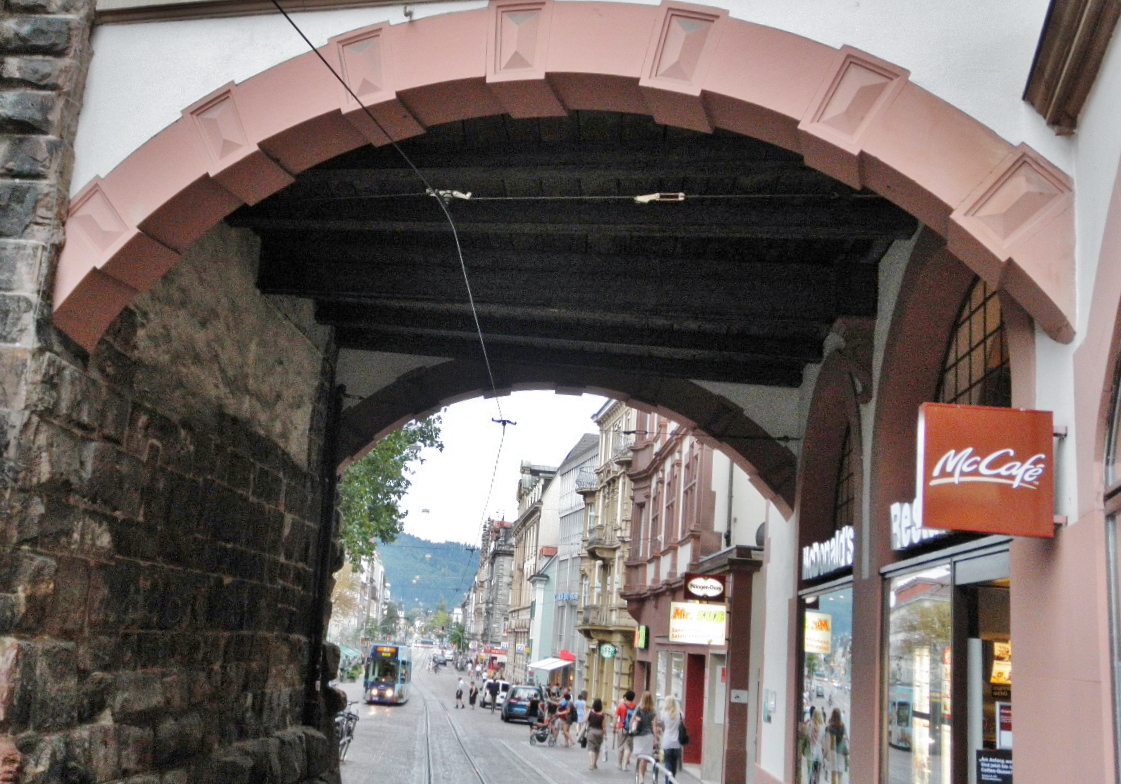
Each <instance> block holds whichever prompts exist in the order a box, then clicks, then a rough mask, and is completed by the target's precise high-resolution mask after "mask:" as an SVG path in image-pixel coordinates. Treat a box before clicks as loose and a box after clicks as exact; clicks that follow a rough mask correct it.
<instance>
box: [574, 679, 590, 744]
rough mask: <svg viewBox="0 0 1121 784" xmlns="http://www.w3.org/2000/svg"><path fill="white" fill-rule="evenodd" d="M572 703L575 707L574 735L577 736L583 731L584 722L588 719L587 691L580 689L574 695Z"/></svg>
mask: <svg viewBox="0 0 1121 784" xmlns="http://www.w3.org/2000/svg"><path fill="white" fill-rule="evenodd" d="M572 705H573V707H575V708H576V737H577V738H579V737H580V736H581V733H583V732H584V724H585V722H587V721H588V692H587V691H581V692H580V693H579V694H578V695H576V701H575V702H573V703H572Z"/></svg>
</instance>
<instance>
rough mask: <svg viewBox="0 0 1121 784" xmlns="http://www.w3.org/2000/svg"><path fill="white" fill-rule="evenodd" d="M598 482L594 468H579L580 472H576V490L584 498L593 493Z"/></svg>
mask: <svg viewBox="0 0 1121 784" xmlns="http://www.w3.org/2000/svg"><path fill="white" fill-rule="evenodd" d="M598 484H599V481H598V480H597V479H596V472H595V469H594V468H586V467H585V468H581V469H580V472H579V473H578V474H576V492H577V493H580V494H581V495H583V496H584V497H585V498H586V497H587V496H589V495H594V494H595V491H596V486H597V485H598Z"/></svg>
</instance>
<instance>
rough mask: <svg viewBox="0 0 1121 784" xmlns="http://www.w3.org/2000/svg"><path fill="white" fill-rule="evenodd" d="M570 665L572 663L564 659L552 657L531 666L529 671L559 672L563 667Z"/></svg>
mask: <svg viewBox="0 0 1121 784" xmlns="http://www.w3.org/2000/svg"><path fill="white" fill-rule="evenodd" d="M570 664H572V662H570V661H565V660H564V659H556V658H553V657H551V656H550V657H549V658H548V659H542V660H541V661H535V662H534V663H533V664H531V665H529V669H531V670H548V671H550V672H552V671H553V670H559V669H560V668H561V667H567V666H568V665H570Z"/></svg>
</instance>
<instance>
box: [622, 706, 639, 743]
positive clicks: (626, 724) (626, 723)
mask: <svg viewBox="0 0 1121 784" xmlns="http://www.w3.org/2000/svg"><path fill="white" fill-rule="evenodd" d="M623 704H624V705H625V704H626V702H625V701H624V703H623ZM636 707H637V706H635V705H631V706H630V707H629V708H627V715H626V716H625V717H624V718H623V734H624V735H630V734H631V722H632V721H634V712H635V708H636Z"/></svg>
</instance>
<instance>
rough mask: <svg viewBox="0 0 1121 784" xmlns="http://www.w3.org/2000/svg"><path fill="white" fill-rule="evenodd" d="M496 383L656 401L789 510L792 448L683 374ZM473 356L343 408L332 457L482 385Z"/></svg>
mask: <svg viewBox="0 0 1121 784" xmlns="http://www.w3.org/2000/svg"><path fill="white" fill-rule="evenodd" d="M494 372H495V381H496V385H497V387H498V389H499V390H511V389H541V388H543V387H546V388H547V387H552V388H560V389H565V390H581V391H587V392H591V393H595V394H602V395H605V396H607V397H613V398H616V399H618V400H623V401H625V402H626V403H627V404H628V405H632V406H634V407H636V408H640V409H645V410H652V409H657V410H659V411H661V412H664V413H666V414H668V415H669V416H671V417H672V418H674V419H675V420H677V421H679V422H681V423H683V424H685V425H687V426H690V427H692V428H694V429H695V433H694V435H696V436H697V438H698V439H699V440H701V441H702V442H704V443H706V444H708V445H709V446H711V447H713V448H714V449H719V450H720V451H723V452H725V453H726V454H727V455H728V456H729V457H730V458H731V459H732V461H733V462H734V463H736V464H737V465H738V466H739V467H740V468H742V469H743V470H744V471H745V472H746V473H747V474H748V476H749V477H750V479H751V482H752V484H753V485H755V486H756V488H757V489H758V490H759V491H760V492H761V493H762V494H763V495H764V496H765V497H766V498H768V499H770V500H771V502H772V503H774V504H775V506H776V507H777V508H778V509H779V511H780V512H781V513H782V514H783V515H784V516H786V517H789V516H790V514H791V511H792V509H793V507H794V480H795V464H796V459H795V456H794V454H793V453H792V452H791V451H790V450H789V449H788V448H787V447H786V446H785V445H783V444H781V443H779V442H778V441H776V440H775V439H774V438H773V437H772V435H771V434H769V433H768V432H767V431H766V430H764V429H763V428H762V427H760V426H759V425H758V424H756V423H755V422H753V421H752V420H751V419H750V418H749V417H747V416H746V415H745V414H744V412H743V409H742V408H740V407H739V406H737V405H736V404H735V403H733V402H731V401H729V400H727V399H725V398H723V397H721V396H719V395H717V394H715V393H713V392H710V391H708V390H707V389H705V388H703V387H701V386H700V385H698V384H695V383H693V382H690V381H681V380H676V379H664V378H655V377H652V376H645V375H641V374H633V373H624V372H620V371H610V370H596V369H590V368H565V367H553V366H545V365H498V366H495V367H494ZM490 388H491V387H490V380H489V378H488V377H487V373H486V370H485V368H484V367H482V365H481V364H480V363H474V362H465V361H455V362H445V363H443V364H440V365H436V366H434V367H430V368H424V369H422V370H417V371H414V372H413V373H410V374H407V375H406V376H404V377H402V378H400V379H398V380H397V381H396V382H394V383H393V384H390V385H389V386H387V387H385V388H383V389H381V390H380V391H378V392H376V393H375V394H373V395H370V396H369V397H367V398H366V399H364V400H363V401H361V402H360V403H358V404H356V405H354V406H352V407H351V408H349V409H347V410H346V411H345V412H344V413H343V415H342V421H341V422H340V426H339V449H338V455H337V456H338V459H339V462H340V464H342V465H344V466H345V465H346V464H347V463H348V462H349V461H351V460H353V459H356V458H358V457H360V456H361V455H362V454H364V453H365V452H366V451H368V450H369V449H370V447H371V446H372V445H373V443H374V442H375V441H376V440H377V439H379V438H381V437H382V436H384V435H385V434H387V433H389V432H390V431H392V430H393V429H395V428H397V427H399V426H400V425H402V424H404V422H405V421H407V420H408V419H411V418H413V417H415V416H418V415H423V414H424V413H426V412H429V411H433V410H435V409H437V408H439V407H440V406H442V405H446V404H448V403H453V402H456V401H459V400H465V399H467V398H470V397H477V396H479V395H482V394H484V393H486V392H488V391H489V390H490Z"/></svg>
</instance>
